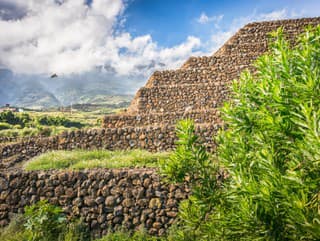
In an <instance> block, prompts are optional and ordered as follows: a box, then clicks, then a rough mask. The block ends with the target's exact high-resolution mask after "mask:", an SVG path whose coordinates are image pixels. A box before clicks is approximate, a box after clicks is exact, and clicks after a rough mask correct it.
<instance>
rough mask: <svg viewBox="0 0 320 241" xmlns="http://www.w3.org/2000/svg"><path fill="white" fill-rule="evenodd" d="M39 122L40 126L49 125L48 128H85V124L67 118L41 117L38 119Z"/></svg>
mask: <svg viewBox="0 0 320 241" xmlns="http://www.w3.org/2000/svg"><path fill="white" fill-rule="evenodd" d="M37 122H38V123H39V124H40V125H47V126H64V127H77V128H81V127H83V124H81V123H80V122H76V121H71V120H69V119H67V118H65V117H60V116H40V117H38V119H37Z"/></svg>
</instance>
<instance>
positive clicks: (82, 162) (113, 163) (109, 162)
mask: <svg viewBox="0 0 320 241" xmlns="http://www.w3.org/2000/svg"><path fill="white" fill-rule="evenodd" d="M168 158H169V153H168V152H159V153H151V152H148V151H145V150H129V151H123V150H121V151H108V150H91V151H86V150H74V151H52V152H48V153H44V154H42V155H40V156H38V157H35V158H33V159H31V160H30V161H28V162H27V163H26V164H25V166H24V168H25V169H26V170H29V171H31V170H50V169H90V168H121V167H156V166H157V165H158V162H159V161H163V160H166V159H168Z"/></svg>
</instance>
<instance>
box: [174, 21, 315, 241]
mask: <svg viewBox="0 0 320 241" xmlns="http://www.w3.org/2000/svg"><path fill="white" fill-rule="evenodd" d="M272 37H273V38H275V42H273V43H272V44H271V46H270V47H271V48H270V52H269V54H266V55H264V56H262V57H261V58H259V59H258V60H257V62H256V64H255V66H256V70H257V71H256V72H255V74H250V73H249V72H244V73H243V74H242V75H241V78H240V81H239V82H234V84H233V94H232V98H231V101H230V102H229V103H227V104H225V106H224V107H223V109H222V112H223V116H224V119H225V123H226V125H227V127H228V129H227V130H225V131H221V133H220V134H219V136H218V138H217V139H218V142H219V146H218V153H217V158H218V160H219V162H220V163H221V164H222V165H224V167H225V168H227V170H228V174H229V175H230V177H229V178H228V179H227V180H225V181H224V182H223V186H224V188H217V189H216V190H215V189H212V190H211V192H209V193H207V194H206V195H205V194H203V196H201V195H199V196H196V195H192V197H191V200H190V203H191V205H189V203H188V202H184V203H183V204H182V205H181V207H180V210H181V214H180V217H181V218H182V226H181V227H180V230H181V231H178V232H177V233H176V236H177V239H176V240H320V161H319V159H320V99H319V96H320V41H319V40H320V26H318V27H316V28H315V29H310V28H309V29H308V30H307V32H306V33H305V34H303V35H302V36H300V37H299V39H298V43H297V45H296V46H295V47H292V48H291V47H290V44H289V43H288V42H287V41H286V40H285V37H284V35H283V33H282V31H281V30H278V31H277V32H276V33H273V35H272ZM182 166H183V165H182ZM186 170H187V171H189V169H188V168H187V169H186ZM179 175H180V176H182V174H179ZM194 190H197V187H196V188H194ZM200 194H201V193H200ZM210 195H211V197H210ZM204 205H208V206H209V205H211V207H213V208H206V207H204ZM203 210H205V212H206V215H204V214H203ZM199 214H200V215H199ZM201 217H202V219H201ZM190 230H191V231H190ZM189 234H193V235H194V236H192V235H189ZM190 236H191V237H190Z"/></svg>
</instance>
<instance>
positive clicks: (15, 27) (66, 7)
mask: <svg viewBox="0 0 320 241" xmlns="http://www.w3.org/2000/svg"><path fill="white" fill-rule="evenodd" d="M4 1H9V0H4ZM10 3H11V4H15V6H16V7H19V8H21V9H24V11H25V15H24V16H23V17H22V18H20V19H10V20H5V19H0V65H2V66H5V67H7V68H9V69H11V70H13V71H14V72H16V73H26V74H48V73H58V74H72V73H83V72H87V71H90V70H92V69H94V68H96V67H97V66H108V68H107V69H112V70H114V71H115V73H116V74H119V75H138V74H140V75H141V74H144V75H149V74H150V73H151V72H152V71H153V70H154V69H155V68H161V67H163V66H164V64H165V66H166V67H167V68H176V67H178V66H179V65H180V64H181V63H182V62H183V61H184V60H185V59H186V58H187V57H188V56H190V55H192V54H193V53H194V52H195V49H196V48H198V47H199V46H200V44H201V42H200V40H199V39H198V38H195V37H191V36H190V37H188V38H187V39H186V40H185V42H183V43H181V44H180V45H177V46H173V47H172V48H161V47H160V46H158V45H157V43H156V42H154V41H153V40H152V37H151V36H150V35H144V36H138V37H132V36H131V35H130V33H127V32H122V33H119V32H118V30H117V28H116V26H118V25H117V24H121V22H123V21H125V20H124V19H123V18H121V17H122V13H123V10H124V8H125V6H124V2H123V0H93V2H92V3H91V5H90V6H88V5H86V4H85V3H84V1H80V0H60V1H59V2H58V1H50V0H43V1H39V0H28V1H26V0H24V1H22V0H12V1H11V0H10Z"/></svg>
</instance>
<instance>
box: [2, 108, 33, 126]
mask: <svg viewBox="0 0 320 241" xmlns="http://www.w3.org/2000/svg"><path fill="white" fill-rule="evenodd" d="M30 121H31V118H30V116H29V115H28V114H26V113H23V114H14V113H13V112H12V111H3V112H1V113H0V122H4V123H7V124H10V125H20V126H21V127H24V126H25V125H26V124H27V123H29V122H30Z"/></svg>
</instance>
